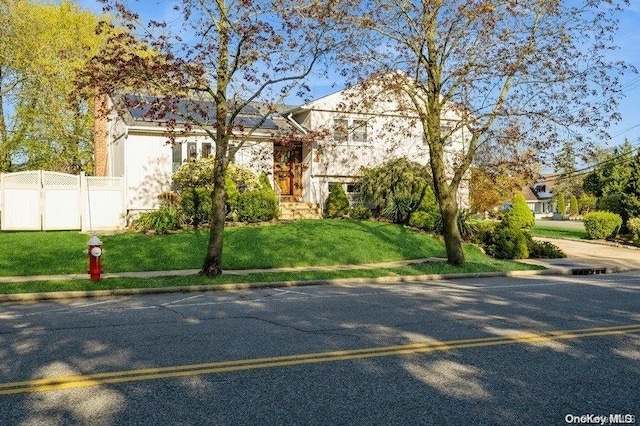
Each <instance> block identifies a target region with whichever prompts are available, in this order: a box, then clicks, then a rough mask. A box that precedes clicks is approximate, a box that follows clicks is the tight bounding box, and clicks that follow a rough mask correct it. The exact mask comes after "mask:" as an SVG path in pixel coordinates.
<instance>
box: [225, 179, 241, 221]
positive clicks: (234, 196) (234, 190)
mask: <svg viewBox="0 0 640 426" xmlns="http://www.w3.org/2000/svg"><path fill="white" fill-rule="evenodd" d="M224 189H225V191H226V192H227V216H229V215H231V214H233V213H234V212H235V210H236V204H238V196H239V195H240V191H238V187H237V186H236V184H235V182H234V181H233V180H232V179H231V178H230V177H229V176H225V177H224Z"/></svg>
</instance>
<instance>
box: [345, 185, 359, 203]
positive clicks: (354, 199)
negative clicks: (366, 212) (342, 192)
mask: <svg viewBox="0 0 640 426" xmlns="http://www.w3.org/2000/svg"><path fill="white" fill-rule="evenodd" d="M346 186H347V190H346V193H347V198H349V204H351V205H352V206H357V205H359V204H360V183H348V184H347V185H346Z"/></svg>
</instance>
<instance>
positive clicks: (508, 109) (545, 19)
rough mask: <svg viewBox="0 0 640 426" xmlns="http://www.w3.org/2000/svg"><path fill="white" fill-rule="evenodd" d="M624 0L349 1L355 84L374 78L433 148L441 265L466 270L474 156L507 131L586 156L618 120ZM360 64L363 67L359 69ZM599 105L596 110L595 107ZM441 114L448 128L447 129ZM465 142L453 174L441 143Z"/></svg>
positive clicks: (534, 146)
mask: <svg viewBox="0 0 640 426" xmlns="http://www.w3.org/2000/svg"><path fill="white" fill-rule="evenodd" d="M625 3H626V2H625V1H616V0H590V1H576V2H564V1H561V0H545V1H541V0H499V1H497V0H422V1H413V0H372V1H367V2H358V1H355V2H354V3H353V4H352V5H351V8H350V10H351V14H350V15H349V19H350V20H351V22H352V23H353V24H354V25H355V26H358V27H359V28H360V29H361V31H362V33H361V34H362V35H361V36H360V37H359V39H360V40H362V42H361V45H360V50H359V51H358V54H357V55H349V53H352V52H345V55H348V56H349V61H350V62H351V63H357V65H358V66H357V68H358V69H359V70H360V72H361V74H359V75H358V77H359V78H363V77H364V76H365V75H370V74H371V72H372V70H375V71H378V72H379V75H383V76H384V75H388V72H389V71H392V70H402V71H403V72H404V75H406V76H407V77H408V78H402V79H388V78H381V79H380V80H379V83H380V84H382V85H384V86H385V90H386V91H387V92H390V93H395V94H396V95H397V97H398V98H400V97H402V98H404V99H408V100H409V101H408V102H407V103H406V104H407V108H409V109H410V110H411V112H412V114H415V116H416V117H417V118H416V121H417V123H419V124H420V125H421V127H422V130H423V133H424V140H425V141H426V143H427V144H428V147H429V150H430V165H431V170H432V174H433V179H434V189H435V193H436V197H437V200H438V203H439V205H440V211H441V214H442V218H443V225H444V230H443V233H444V240H445V245H446V250H447V257H448V261H449V263H450V264H453V265H461V264H463V263H464V261H465V258H464V253H463V251H462V245H461V239H460V235H459V231H458V227H457V223H456V215H457V210H458V202H457V199H456V193H457V192H458V189H459V187H460V184H461V182H462V181H463V178H464V176H465V174H466V173H467V171H468V170H469V168H470V166H471V165H472V163H473V162H474V158H475V156H476V154H477V153H479V152H480V151H484V152H491V151H492V150H493V149H494V147H496V146H497V148H498V149H504V147H503V146H502V147H500V146H498V145H500V144H504V143H505V138H504V137H503V135H504V134H505V129H519V131H518V132H511V136H512V137H514V138H516V139H514V140H509V141H508V142H509V143H513V144H514V146H517V145H518V144H521V143H522V142H523V141H524V142H525V143H526V146H528V147H529V152H536V153H542V152H544V151H545V150H546V149H548V148H550V147H551V146H553V145H555V144H557V143H558V142H559V141H563V140H566V139H567V138H568V137H569V136H571V137H572V138H573V139H574V140H578V141H580V142H581V143H582V144H583V147H581V149H585V148H588V147H589V143H590V141H591V140H602V138H603V137H606V136H603V131H604V130H606V128H607V127H608V125H609V123H611V122H612V121H615V120H617V119H618V118H619V115H618V113H617V111H616V104H617V99H618V98H619V97H620V96H621V95H622V93H621V91H620V86H619V84H618V76H619V74H620V73H622V72H624V71H626V70H629V68H628V67H627V66H626V65H625V64H623V63H621V62H612V61H610V60H609V59H608V57H607V52H609V51H610V50H612V49H615V40H614V37H615V33H616V28H617V20H616V19H617V18H616V17H617V16H618V15H619V13H620V12H621V11H622V9H623V7H624V5H625ZM362 58H366V59H365V60H362ZM596 100H597V101H596ZM447 111H455V112H456V114H457V116H458V117H457V120H456V121H454V122H451V121H448V122H445V119H444V116H445V113H446V112H447ZM460 131H464V132H466V133H467V135H468V136H467V137H466V138H465V143H464V146H463V147H461V148H462V149H461V151H460V152H459V155H458V156H457V158H456V160H455V162H454V163H453V164H451V163H449V164H447V158H446V157H447V145H446V144H447V139H448V138H449V137H450V136H451V135H452V134H454V133H455V132H460Z"/></svg>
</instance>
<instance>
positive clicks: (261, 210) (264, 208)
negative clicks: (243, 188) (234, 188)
mask: <svg viewBox="0 0 640 426" xmlns="http://www.w3.org/2000/svg"><path fill="white" fill-rule="evenodd" d="M236 213H237V216H238V220H239V221H241V222H250V223H254V222H267V221H269V220H273V219H275V218H276V217H277V216H278V200H277V198H275V197H274V196H272V195H271V194H269V193H268V192H266V191H263V190H259V191H247V192H243V193H241V194H239V195H238V202H237V204H236Z"/></svg>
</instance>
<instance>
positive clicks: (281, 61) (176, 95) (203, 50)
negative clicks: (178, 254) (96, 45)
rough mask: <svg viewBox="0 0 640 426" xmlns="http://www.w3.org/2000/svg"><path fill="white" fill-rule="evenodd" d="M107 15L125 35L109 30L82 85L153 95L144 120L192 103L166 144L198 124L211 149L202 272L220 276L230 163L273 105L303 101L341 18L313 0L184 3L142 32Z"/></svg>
mask: <svg viewBox="0 0 640 426" xmlns="http://www.w3.org/2000/svg"><path fill="white" fill-rule="evenodd" d="M106 9H107V10H108V11H112V12H114V11H115V12H117V14H118V16H119V17H120V19H122V20H123V22H125V23H126V27H125V28H126V29H128V30H129V31H125V30H122V29H120V30H114V29H110V30H109V31H110V33H111V35H112V36H111V40H110V42H109V43H107V45H106V46H105V51H103V52H102V55H101V56H100V57H97V58H95V60H94V61H93V64H92V65H93V66H92V67H90V69H89V70H88V72H87V74H86V75H85V76H84V78H83V79H82V78H81V80H83V81H84V82H85V85H89V84H90V85H98V87H99V89H100V90H101V91H102V92H103V93H107V94H110V93H113V92H114V91H115V90H129V91H136V90H139V91H145V92H147V93H149V92H155V93H156V94H158V95H161V96H159V97H155V98H154V101H153V105H151V106H150V107H149V108H148V114H150V115H160V116H161V115H163V114H165V113H167V112H173V113H175V112H176V111H177V109H179V108H178V107H177V105H178V100H179V99H180V98H184V97H189V98H191V99H194V98H195V99H199V102H194V103H193V104H192V107H191V109H190V110H189V111H188V113H186V114H185V111H182V117H181V120H182V121H183V122H184V123H186V124H184V125H183V128H182V129H178V126H176V123H172V125H173V127H174V128H172V129H170V130H171V131H172V134H170V135H169V138H170V139H171V138H175V134H176V133H175V132H177V131H180V130H181V131H189V130H190V129H191V128H193V127H199V128H201V129H202V130H204V131H205V132H206V133H207V134H208V136H209V137H210V138H211V139H212V140H213V141H214V142H215V167H214V176H213V181H214V187H213V191H212V194H211V197H212V201H213V214H212V218H211V232H210V238H209V244H208V248H207V252H206V255H205V259H204V263H203V266H202V270H201V273H202V274H204V275H208V276H215V275H218V274H220V273H221V272H222V269H221V261H222V245H223V239H222V236H223V230H224V223H225V203H226V197H227V194H226V192H225V188H224V175H225V170H226V168H227V165H228V164H229V159H230V158H232V157H233V155H234V154H235V152H236V151H237V150H238V149H240V148H241V147H242V146H243V144H244V143H245V142H247V141H249V140H251V138H252V135H253V134H254V132H256V130H257V129H259V128H260V126H261V125H262V124H264V123H265V121H266V120H268V118H269V116H270V115H271V114H273V113H274V112H275V111H276V110H277V108H278V105H280V104H282V103H283V102H284V101H285V100H286V99H287V98H288V97H290V96H293V95H297V96H299V97H303V98H304V97H305V95H306V93H307V92H308V87H307V86H306V84H305V81H306V78H307V77H308V76H309V75H310V73H311V71H312V69H314V67H318V66H321V65H322V62H323V61H324V60H327V59H329V57H330V54H331V52H332V51H333V49H335V47H336V44H339V43H347V42H348V40H349V38H348V37H346V38H343V37H342V36H341V35H340V34H341V31H343V30H345V31H346V28H343V27H341V26H340V25H339V24H338V22H337V21H336V20H335V19H334V18H335V16H336V14H338V13H339V12H340V11H339V10H338V9H337V8H333V7H332V6H331V4H330V3H325V2H322V1H317V0H272V1H252V0H232V1H227V0H202V1H196V0H184V1H175V2H174V4H173V17H172V20H171V21H170V22H155V21H150V22H149V23H148V24H147V25H142V24H141V23H140V19H139V17H138V16H137V15H136V14H135V13H133V12H131V11H130V10H128V9H127V8H126V7H125V6H124V5H123V4H121V3H118V2H115V3H108V5H107V8H106ZM134 30H135V31H136V32H137V34H138V37H137V38H136V37H133V36H132V34H131V33H130V31H134ZM138 40H140V41H138ZM132 44H133V45H134V46H136V47H135V48H131V45H132ZM325 69H326V68H325ZM256 102H259V103H260V105H261V106H262V107H261V109H260V117H261V118H259V119H257V120H252V121H251V122H247V121H246V120H243V118H242V113H243V111H246V109H247V108H249V107H250V106H251V105H254V103H256ZM230 141H233V144H230Z"/></svg>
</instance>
